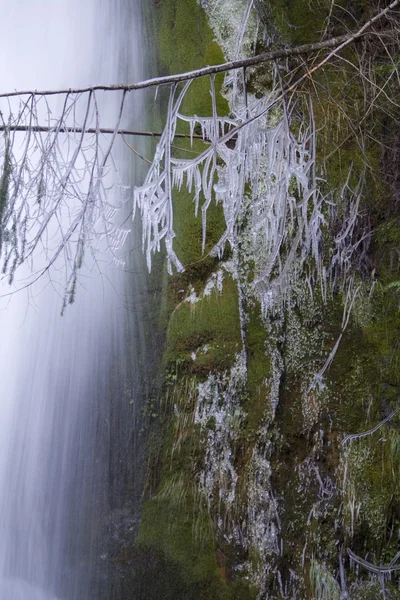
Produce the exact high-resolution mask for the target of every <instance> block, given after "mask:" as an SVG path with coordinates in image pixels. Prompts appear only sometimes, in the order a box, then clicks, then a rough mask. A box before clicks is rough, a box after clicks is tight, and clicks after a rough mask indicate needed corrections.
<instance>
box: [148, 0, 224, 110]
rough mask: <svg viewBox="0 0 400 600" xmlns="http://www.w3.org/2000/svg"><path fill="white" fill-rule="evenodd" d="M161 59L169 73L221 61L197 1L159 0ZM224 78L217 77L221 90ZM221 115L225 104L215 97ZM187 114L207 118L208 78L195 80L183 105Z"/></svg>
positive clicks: (216, 45) (221, 55)
mask: <svg viewBox="0 0 400 600" xmlns="http://www.w3.org/2000/svg"><path fill="white" fill-rule="evenodd" d="M157 13H158V21H159V50H160V60H161V63H162V65H163V66H164V69H165V70H166V71H167V72H168V73H179V72H184V71H191V70H193V69H197V68H200V67H204V66H206V65H214V64H220V63H222V62H224V56H223V54H222V51H221V49H220V47H219V46H218V44H216V42H215V41H214V38H213V34H212V32H211V29H210V28H209V26H208V23H207V17H206V15H205V13H204V10H203V9H202V8H201V7H200V5H199V3H198V2H197V1H196V0H162V2H161V3H160V5H159V8H158V11H157ZM222 81H223V75H219V76H218V77H217V78H216V87H217V89H219V88H220V86H221V83H222ZM217 107H218V111H219V113H220V114H224V113H225V114H226V112H227V109H228V105H227V102H226V100H224V99H223V98H222V97H221V96H218V97H217ZM183 110H184V112H186V113H187V114H191V115H193V114H197V115H202V116H207V115H209V114H210V112H211V101H210V93H209V86H208V81H207V79H205V80H204V79H201V80H196V81H195V82H193V83H192V84H191V86H190V88H189V91H188V93H187V95H186V97H185V100H184V103H183Z"/></svg>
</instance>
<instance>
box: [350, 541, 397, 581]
mask: <svg viewBox="0 0 400 600" xmlns="http://www.w3.org/2000/svg"><path fill="white" fill-rule="evenodd" d="M347 554H348V555H349V557H350V559H351V560H353V561H354V562H355V563H357V564H358V565H361V566H362V567H364V569H367V571H369V572H370V573H375V574H376V575H390V574H391V573H392V571H399V570H400V565H394V564H392V563H390V564H388V565H374V564H373V563H370V562H369V561H367V560H365V559H364V558H361V557H360V556H357V554H354V552H352V551H351V550H350V548H347Z"/></svg>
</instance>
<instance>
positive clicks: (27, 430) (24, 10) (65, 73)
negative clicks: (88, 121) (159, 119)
mask: <svg viewBox="0 0 400 600" xmlns="http://www.w3.org/2000/svg"><path fill="white" fill-rule="evenodd" d="M0 14H1V22H2V34H1V36H0V74H1V78H0V87H1V91H8V90H10V89H11V90H12V89H18V88H19V89H21V88H24V89H30V88H31V89H40V88H48V89H50V88H58V87H71V86H80V85H88V84H96V83H101V82H105V83H112V82H116V81H118V80H120V81H122V80H127V79H130V80H131V81H132V80H135V79H139V78H140V77H141V76H142V74H143V73H142V69H143V64H142V63H143V58H142V56H143V55H144V53H145V49H144V44H145V42H144V40H143V39H142V37H141V36H142V33H141V23H140V18H141V17H140V15H141V6H140V0H136V1H135V0H133V1H129V0H114V1H112V0H101V1H98V0H85V1H84V2H79V1H78V0H59V1H56V2H54V0H53V1H52V0H14V1H13V2H9V1H7V0H0ZM116 102H117V101H116V100H115V101H114V99H113V98H112V97H110V96H108V97H102V98H101V99H100V103H101V105H102V109H103V116H104V115H105V117H106V118H107V117H110V118H111V119H112V118H114V120H115V110H116V107H117V104H116ZM142 105H143V99H140V98H137V97H136V96H135V98H133V97H132V98H129V104H128V106H127V110H126V111H125V112H126V114H127V115H128V118H129V124H132V125H138V124H139V123H141V125H142V124H143V108H142ZM2 108H3V109H4V106H3V105H2ZM113 115H114V117H113ZM114 124H115V123H113V122H111V123H104V125H105V126H111V127H113V126H114ZM118 148H121V150H118V149H117V151H116V154H117V162H118V164H119V172H120V174H121V175H122V179H125V180H129V178H130V177H131V176H132V170H133V167H132V160H133V159H132V156H133V155H132V154H131V153H130V151H129V150H128V149H127V148H126V147H124V145H123V143H122V142H120V141H118ZM128 183H129V181H128ZM131 183H132V182H131ZM128 221H129V219H128ZM129 243H130V244H131V246H130V247H127V246H125V247H124V248H123V254H124V255H126V256H128V257H129V255H130V254H131V253H130V252H129V250H130V249H131V248H133V247H135V246H137V245H138V243H137V241H136V243H135V241H134V240H132V236H131V239H130V242H129ZM111 258H112V257H111V256H110V255H109V254H107V253H103V254H102V255H101V257H100V259H99V261H98V262H97V260H93V259H90V257H89V258H87V259H86V267H85V268H84V269H83V270H82V272H81V275H80V278H79V280H78V286H77V295H76V301H75V303H74V304H72V305H71V306H69V307H68V308H67V310H66V311H65V314H64V316H63V317H61V314H60V313H61V305H62V298H61V297H60V293H59V292H60V290H59V274H58V269H57V268H56V269H54V270H53V271H51V272H50V273H49V275H48V276H46V277H45V278H42V279H41V280H40V281H39V282H37V284H35V285H34V286H31V287H29V288H27V289H26V290H24V291H21V292H18V293H16V294H14V295H12V296H10V297H3V298H2V299H1V310H0V373H1V378H0V381H1V387H0V389H1V409H0V598H2V599H4V600H28V599H29V600H55V599H57V600H58V599H61V600H74V599H78V598H79V600H89V599H90V600H91V599H93V600H99V599H100V598H107V600H109V599H110V598H111V597H112V596H111V595H108V594H109V592H108V591H107V590H109V589H110V586H109V582H108V579H109V578H108V571H109V564H110V562H111V559H112V557H111V556H110V551H109V549H107V548H105V547H104V540H105V539H106V535H107V532H105V529H107V527H106V526H105V525H104V523H105V521H106V516H107V515H108V516H109V515H110V514H112V513H113V511H114V512H115V513H118V511H119V513H118V514H123V515H125V517H124V518H125V519H126V515H127V514H128V513H129V510H128V509H127V508H126V507H127V506H130V504H129V503H134V501H135V497H137V495H138V493H139V491H138V486H139V479H140V478H139V475H138V474H137V473H138V470H137V465H136V464H134V463H135V461H134V459H132V458H129V455H130V454H132V453H134V451H135V448H136V447H137V439H136V437H135V431H134V424H135V422H136V421H137V420H138V418H139V414H140V408H139V407H138V405H139V404H140V403H139V402H138V398H139V396H140V395H141V394H142V392H141V391H140V387H139V379H140V368H139V358H138V353H140V344H141V343H142V341H143V338H144V330H143V327H142V325H141V321H142V317H143V310H144V309H143V306H142V304H140V303H137V305H136V307H135V309H134V310H132V298H131V296H132V295H134V298H136V299H137V298H139V297H141V295H142V296H143V294H145V276H144V275H141V273H142V271H143V269H142V265H141V263H140V259H139V258H134V259H133V261H134V263H135V264H134V263H133V262H132V259H131V260H130V262H129V261H126V262H125V269H123V268H121V267H115V266H113V263H112V260H111ZM132 266H133V267H134V268H132ZM56 267H57V265H56ZM125 271H129V272H131V271H134V272H136V273H137V274H136V276H135V279H134V280H133V275H131V274H130V275H126V273H125ZM17 283H18V282H17ZM7 291H8V287H7V284H6V283H5V282H2V283H1V287H0V293H1V294H2V295H4V294H5V293H7ZM135 396H136V397H135ZM135 474H136V475H137V480H135ZM121 497H122V498H121ZM124 511H125V512H124ZM128 520H129V519H128ZM114 521H115V519H114ZM128 525H129V527H128V526H126V527H127V529H129V530H131V529H133V525H132V523H128ZM109 526H110V527H111V529H112V527H114V529H115V528H118V527H117V526H116V525H115V523H114V525H113V524H112V523H111V525H109ZM114 534H115V531H114ZM114 534H113V535H114ZM114 537H115V535H114ZM113 550H114V551H115V548H114V549H113Z"/></svg>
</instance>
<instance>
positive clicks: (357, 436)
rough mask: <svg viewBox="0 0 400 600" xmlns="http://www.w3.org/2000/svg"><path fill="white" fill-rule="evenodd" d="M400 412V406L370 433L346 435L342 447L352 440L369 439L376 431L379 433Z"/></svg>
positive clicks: (370, 430) (369, 431)
mask: <svg viewBox="0 0 400 600" xmlns="http://www.w3.org/2000/svg"><path fill="white" fill-rule="evenodd" d="M399 410H400V406H399V407H398V408H396V410H394V411H393V412H392V413H390V415H388V416H387V417H386V418H385V419H383V421H381V422H380V423H378V425H375V427H373V428H372V429H369V430H368V431H362V432H360V433H349V434H348V435H345V436H344V438H343V439H342V446H344V445H345V444H346V443H347V442H350V441H351V440H359V439H361V438H363V437H367V436H368V435H372V434H374V433H375V432H376V431H378V429H380V428H381V427H382V425H384V424H385V423H388V422H389V421H391V420H392V419H393V417H394V416H395V415H397V413H398V412H399Z"/></svg>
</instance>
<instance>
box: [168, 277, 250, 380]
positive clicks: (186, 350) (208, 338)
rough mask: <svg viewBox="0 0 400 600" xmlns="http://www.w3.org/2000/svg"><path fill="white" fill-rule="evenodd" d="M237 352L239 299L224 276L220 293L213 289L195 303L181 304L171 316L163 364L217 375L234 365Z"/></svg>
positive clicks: (234, 285)
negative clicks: (177, 363) (179, 364)
mask: <svg viewBox="0 0 400 600" xmlns="http://www.w3.org/2000/svg"><path fill="white" fill-rule="evenodd" d="M240 349H241V332H240V320H239V299H238V292H237V286H236V283H235V282H234V281H233V279H232V278H231V277H230V276H225V278H224V281H223V287H222V291H221V292H219V291H218V290H217V289H214V290H213V291H212V292H211V293H210V295H208V296H203V297H202V298H201V300H199V301H198V302H196V303H191V302H186V301H183V302H181V303H180V304H179V305H178V306H177V307H176V308H175V310H174V312H173V313H172V315H171V318H170V321H169V327H168V332H167V348H166V355H165V361H166V364H170V363H175V362H176V361H177V360H180V361H181V362H182V361H185V363H186V365H187V369H188V370H189V371H192V372H197V373H204V374H208V373H209V372H210V371H219V372H220V371H224V370H226V369H228V368H229V367H230V366H232V365H233V363H234V360H235V357H236V354H237V353H238V352H240ZM193 353H195V354H196V358H195V360H193V358H192V354H193Z"/></svg>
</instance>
